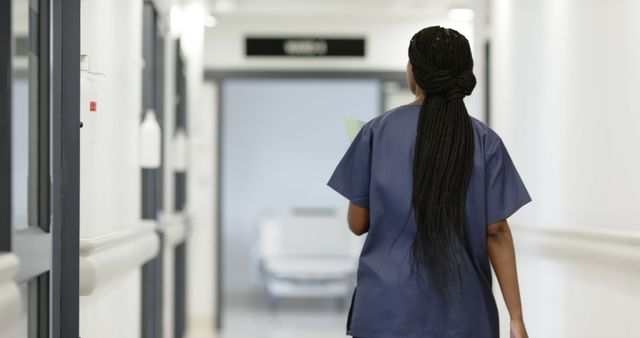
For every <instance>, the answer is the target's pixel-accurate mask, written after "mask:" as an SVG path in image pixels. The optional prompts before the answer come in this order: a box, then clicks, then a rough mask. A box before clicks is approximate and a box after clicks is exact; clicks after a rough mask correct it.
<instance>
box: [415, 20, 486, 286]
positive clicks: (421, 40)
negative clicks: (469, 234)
mask: <svg viewBox="0 0 640 338" xmlns="http://www.w3.org/2000/svg"><path fill="white" fill-rule="evenodd" d="M409 61H410V63H411V68H412V72H413V77H414V79H415V81H416V84H417V85H418V86H419V87H420V88H421V89H422V91H423V92H424V93H425V100H424V103H423V105H422V107H421V111H420V118H419V121H418V129H417V136H416V146H415V155H414V170H413V200H412V203H413V210H414V212H415V215H416V223H417V232H416V237H415V239H414V242H413V247H412V258H413V260H412V261H413V262H414V267H415V268H420V267H422V268H424V269H425V270H426V271H427V274H428V276H429V279H430V281H431V282H432V283H433V285H434V287H435V288H436V289H438V290H439V291H440V292H441V293H445V292H446V291H447V290H450V289H451V286H452V285H454V283H455V281H456V279H455V277H456V276H459V272H460V270H461V269H462V268H463V266H464V262H465V240H466V235H465V216H464V212H465V204H466V195H467V188H468V186H469V180H470V177H471V169H472V166H473V153H474V141H473V139H474V137H473V127H472V125H471V118H470V117H469V114H468V113H467V109H466V107H465V105H464V101H463V98H464V97H465V96H466V95H469V94H471V92H472V91H473V88H474V87H475V84H476V79H475V77H474V75H473V59H472V56H471V48H470V47H469V42H468V41H467V39H466V38H465V37H464V36H463V35H462V34H460V33H458V32H456V31H455V30H452V29H446V28H442V27H428V28H425V29H423V30H421V31H420V32H418V33H416V34H415V35H414V36H413V38H412V39H411V43H410V46H409Z"/></svg>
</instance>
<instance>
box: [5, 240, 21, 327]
mask: <svg viewBox="0 0 640 338" xmlns="http://www.w3.org/2000/svg"><path fill="white" fill-rule="evenodd" d="M17 272H18V258H17V257H16V256H15V255H13V254H9V253H3V254H0V314H2V315H0V337H2V338H4V337H15V335H16V333H17V331H18V325H20V322H21V321H20V317H21V315H22V300H21V297H20V290H19V289H18V286H17V285H16V283H15V282H14V278H15V276H16V273H17Z"/></svg>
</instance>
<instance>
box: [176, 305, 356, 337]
mask: <svg viewBox="0 0 640 338" xmlns="http://www.w3.org/2000/svg"><path fill="white" fill-rule="evenodd" d="M346 312H347V310H346V309H344V310H343V309H340V310H338V309H337V307H336V306H335V304H332V303H331V302H325V301H312V302H309V301H306V302H300V301H288V302H285V303H282V304H280V305H279V306H278V308H277V309H276V310H273V311H272V310H270V309H269V308H268V307H266V306H264V305H262V304H244V305H241V304H235V305H233V306H229V307H228V308H227V310H226V313H225V318H224V330H223V332H221V333H220V334H215V333H214V332H212V331H211V329H210V328H211V327H212V326H211V325H208V324H205V325H192V330H191V331H192V332H191V333H190V334H189V336H188V338H342V337H345V324H346Z"/></svg>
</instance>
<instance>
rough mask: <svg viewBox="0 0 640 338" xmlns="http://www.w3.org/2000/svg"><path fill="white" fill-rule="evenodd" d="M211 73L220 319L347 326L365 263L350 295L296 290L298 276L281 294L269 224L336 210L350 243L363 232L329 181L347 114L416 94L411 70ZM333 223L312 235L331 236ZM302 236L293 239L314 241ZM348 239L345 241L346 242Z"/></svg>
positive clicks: (344, 142) (339, 331) (273, 325)
mask: <svg viewBox="0 0 640 338" xmlns="http://www.w3.org/2000/svg"><path fill="white" fill-rule="evenodd" d="M208 77H209V79H211V80H215V81H216V82H217V88H219V89H218V90H219V95H218V97H219V107H218V110H219V111H218V113H219V115H218V116H219V119H218V120H219V122H218V130H219V135H218V147H219V154H218V166H219V177H218V179H219V185H218V187H219V191H218V201H219V206H218V210H219V215H218V235H217V243H218V246H217V248H218V253H217V262H218V274H217V276H218V283H217V284H218V290H217V292H216V294H217V301H218V311H217V313H218V318H217V325H218V328H220V327H223V328H224V329H225V333H228V332H236V331H237V330H238V329H240V328H242V329H243V330H251V329H254V330H261V331H264V330H268V331H273V333H275V334H277V333H284V334H287V332H289V333H292V334H295V333H296V332H304V331H305V330H307V329H312V330H316V331H318V332H323V334H328V335H336V336H338V335H340V336H342V335H343V334H344V324H345V320H346V319H345V318H346V311H347V307H346V306H347V305H348V300H349V298H350V294H351V292H352V286H353V284H354V283H355V273H353V274H352V275H350V276H349V278H350V279H349V281H348V283H350V286H349V287H348V288H347V289H348V290H347V292H346V293H345V294H344V297H335V296H336V295H340V294H341V291H338V292H337V293H335V292H334V293H333V294H332V293H331V292H330V291H326V290H329V289H325V291H320V292H317V293H314V292H311V293H308V292H307V293H305V292H302V293H300V294H296V292H295V290H296V287H295V285H293V287H292V284H287V285H285V286H286V287H289V290H290V291H291V294H292V295H293V296H291V297H282V295H281V294H277V295H273V292H272V291H273V290H270V287H269V285H268V284H269V276H268V272H267V271H265V262H264V257H263V253H264V252H263V246H264V237H265V232H264V227H265V226H264V225H265V223H268V222H269V221H270V220H273V219H278V218H282V217H284V218H288V217H293V218H295V219H303V220H308V219H314V220H322V219H331V218H332V217H333V219H334V220H336V222H339V223H338V224H337V225H338V227H339V229H340V230H338V231H339V232H338V233H337V236H339V237H344V238H346V241H347V242H344V243H349V242H348V241H349V240H350V238H352V237H354V238H355V236H351V235H350V234H349V233H348V228H347V226H346V223H345V221H344V220H345V218H343V217H342V216H343V214H344V211H345V209H346V202H345V201H344V199H343V198H342V197H340V196H339V195H338V194H336V193H334V192H333V191H331V190H330V188H328V187H327V186H326V181H327V180H328V178H329V176H330V175H331V173H332V171H333V168H334V167H335V166H336V165H337V163H338V161H339V160H340V158H341V157H342V155H343V154H344V152H345V151H346V149H347V148H348V146H349V138H348V135H347V131H346V129H345V125H344V117H345V115H348V116H349V117H352V118H356V119H359V120H364V121H368V120H371V119H372V118H374V117H376V116H377V115H379V114H381V113H382V112H384V111H386V110H387V109H388V108H389V107H388V106H387V104H388V103H391V102H388V101H393V102H395V101H396V100H397V98H398V97H399V96H402V95H405V96H406V93H403V92H405V91H407V88H406V85H404V74H402V73H395V72H392V73H354V72H352V73H337V72H336V73H309V72H307V73H304V72H302V73H300V72H290V73H287V72H285V73H277V72H274V73H264V72H246V73H243V72H232V73H213V72H210V73H209V74H208ZM334 216H335V217H334ZM296 217H297V218H296ZM300 217H303V218H300ZM323 228H324V227H321V228H320V229H318V230H319V231H315V232H314V233H315V234H314V233H309V234H308V237H309V238H314V237H315V240H316V241H315V242H316V243H317V242H319V241H320V242H321V239H320V238H319V237H322V235H321V233H323V231H322V230H323ZM327 233H328V232H326V231H325V232H324V234H325V235H327ZM299 236H304V234H299ZM299 239H300V240H291V239H288V240H289V241H290V242H298V244H300V243H301V242H304V239H301V238H299ZM356 241H357V240H356ZM338 242H339V241H337V242H336V243H333V244H334V245H336V247H335V248H340V247H341V245H340V244H338ZM280 244H282V242H280ZM290 244H291V243H290ZM347 245H348V244H347ZM298 246H299V247H300V246H302V247H303V248H298V249H295V248H294V249H292V248H293V247H295V245H293V246H292V245H288V246H287V248H288V249H287V250H298V253H299V250H307V251H309V250H312V251H313V250H316V251H314V254H317V253H318V251H317V250H320V247H321V246H322V245H320V246H316V247H315V248H314V249H309V247H310V245H298ZM311 246H314V245H313V244H312V245H311ZM358 254H359V251H358V252H356V253H355V258H356V263H357V255H358ZM319 265H320V263H318V264H316V266H319ZM328 268H329V269H331V264H329V267H328ZM298 282H299V281H298ZM317 282H318V283H321V281H317ZM293 284H295V282H293ZM280 287H282V285H280ZM300 290H306V291H308V289H303V288H300ZM333 290H334V291H335V290H338V289H333ZM323 292H328V293H325V296H323ZM243 333H246V332H244V331H243Z"/></svg>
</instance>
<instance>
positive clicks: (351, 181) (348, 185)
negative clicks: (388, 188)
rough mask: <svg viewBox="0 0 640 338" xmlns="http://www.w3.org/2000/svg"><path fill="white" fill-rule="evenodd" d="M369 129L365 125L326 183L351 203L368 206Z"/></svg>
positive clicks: (369, 170) (369, 169) (369, 172)
mask: <svg viewBox="0 0 640 338" xmlns="http://www.w3.org/2000/svg"><path fill="white" fill-rule="evenodd" d="M371 137H372V135H371V130H370V126H369V125H365V126H364V127H363V128H362V129H361V130H360V132H359V133H358V135H357V136H356V138H355V139H354V140H353V142H352V143H351V145H350V146H349V149H348V150H347V152H346V153H345V154H344V156H343V157H342V160H341V161H340V163H338V166H337V167H336V169H335V170H334V172H333V175H331V178H330V179H329V182H328V183H327V185H328V186H329V187H331V188H332V189H334V190H335V191H337V192H338V193H340V194H341V195H342V196H344V197H346V198H347V199H348V200H349V201H351V203H354V204H357V205H359V206H361V207H363V208H367V209H368V208H369V183H370V177H371Z"/></svg>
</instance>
